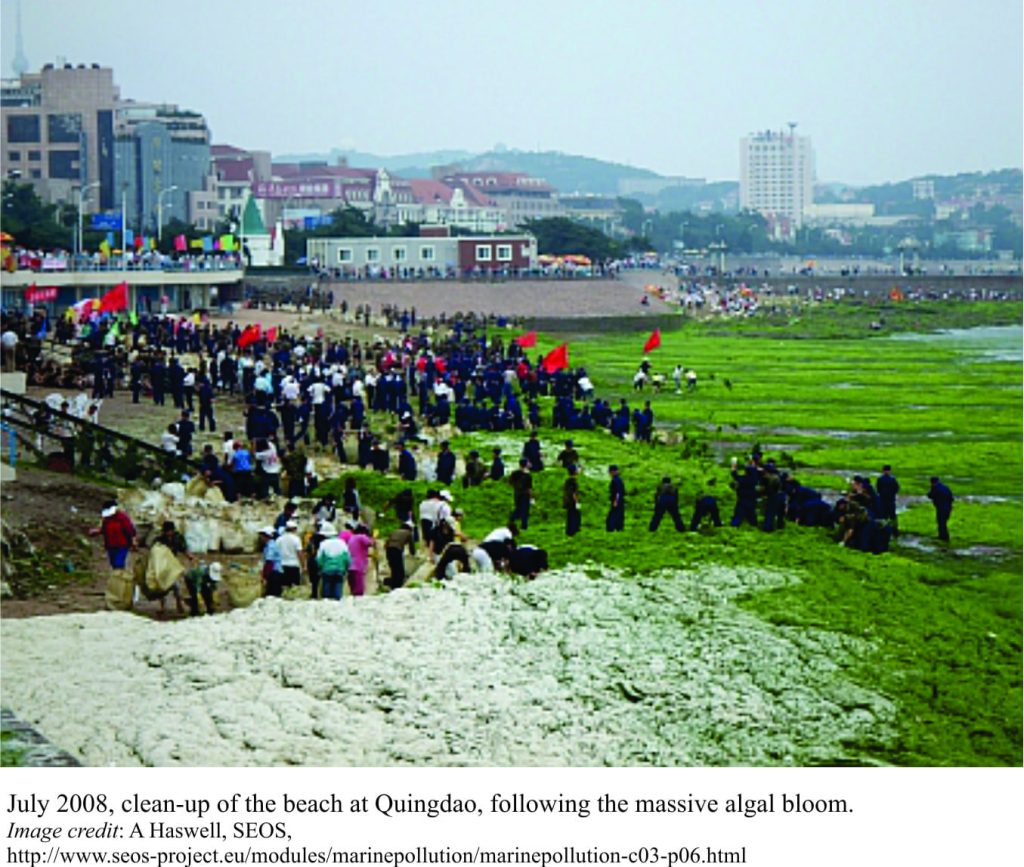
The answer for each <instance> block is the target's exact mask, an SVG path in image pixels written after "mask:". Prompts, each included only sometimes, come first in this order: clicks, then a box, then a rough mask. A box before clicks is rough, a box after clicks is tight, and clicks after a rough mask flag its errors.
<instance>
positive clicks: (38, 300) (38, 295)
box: [25, 283, 57, 304]
mask: <svg viewBox="0 0 1024 867" xmlns="http://www.w3.org/2000/svg"><path fill="white" fill-rule="evenodd" d="M25 300H26V301H27V302H28V303H29V304H45V303H46V302H47V301H56V300H57V287H56V286H41V287H40V286H36V284H35V283H33V284H32V285H31V286H29V287H28V289H26V290H25Z"/></svg>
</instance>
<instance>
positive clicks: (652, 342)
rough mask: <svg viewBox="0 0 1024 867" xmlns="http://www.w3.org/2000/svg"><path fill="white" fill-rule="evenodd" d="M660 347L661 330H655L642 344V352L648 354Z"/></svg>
mask: <svg viewBox="0 0 1024 867" xmlns="http://www.w3.org/2000/svg"><path fill="white" fill-rule="evenodd" d="M659 346H661V329H660V328H655V329H654V331H652V332H651V336H650V337H648V338H647V342H646V343H645V344H644V352H650V351H651V350H652V349H657V348H658V347H659Z"/></svg>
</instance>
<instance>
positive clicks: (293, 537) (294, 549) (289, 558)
mask: <svg viewBox="0 0 1024 867" xmlns="http://www.w3.org/2000/svg"><path fill="white" fill-rule="evenodd" d="M298 529H299V525H298V524H297V523H296V522H295V521H293V520H289V521H288V522H287V523H286V524H285V525H284V530H283V532H282V533H281V535H280V536H279V537H278V539H277V550H278V551H279V552H280V554H281V569H282V571H283V572H284V578H283V579H282V581H281V583H282V584H283V585H284V586H285V587H298V586H299V584H300V583H301V582H302V561H301V560H300V559H299V555H300V554H301V553H302V540H301V539H300V538H299V535H298V533H297V532H296V530H298Z"/></svg>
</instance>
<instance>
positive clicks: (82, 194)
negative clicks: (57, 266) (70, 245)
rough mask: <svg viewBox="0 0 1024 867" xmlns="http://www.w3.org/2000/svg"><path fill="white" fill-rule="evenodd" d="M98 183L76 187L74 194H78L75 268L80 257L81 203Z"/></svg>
mask: <svg viewBox="0 0 1024 867" xmlns="http://www.w3.org/2000/svg"><path fill="white" fill-rule="evenodd" d="M99 185H100V182H99V181H93V182H92V183H91V184H86V185H85V186H84V187H78V188H77V189H76V190H75V192H77V193H78V232H77V233H76V234H75V265H76V267H77V264H78V257H79V256H81V255H82V203H83V202H84V201H85V199H86V197H87V196H88V195H89V190H91V189H92V188H93V187H98V186H99Z"/></svg>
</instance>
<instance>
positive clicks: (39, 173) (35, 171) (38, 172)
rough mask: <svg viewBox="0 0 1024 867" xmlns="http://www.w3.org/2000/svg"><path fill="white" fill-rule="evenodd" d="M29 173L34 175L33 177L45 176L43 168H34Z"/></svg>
mask: <svg viewBox="0 0 1024 867" xmlns="http://www.w3.org/2000/svg"><path fill="white" fill-rule="evenodd" d="M29 174H30V175H32V177H33V178H41V177H42V176H43V171H42V169H32V170H31V171H30V172H29Z"/></svg>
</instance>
